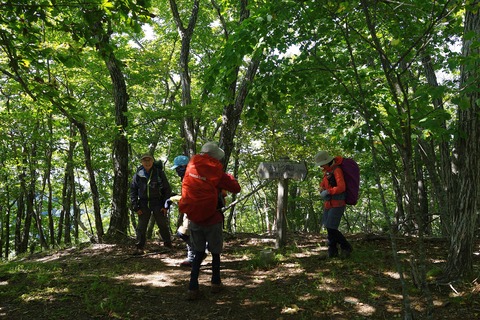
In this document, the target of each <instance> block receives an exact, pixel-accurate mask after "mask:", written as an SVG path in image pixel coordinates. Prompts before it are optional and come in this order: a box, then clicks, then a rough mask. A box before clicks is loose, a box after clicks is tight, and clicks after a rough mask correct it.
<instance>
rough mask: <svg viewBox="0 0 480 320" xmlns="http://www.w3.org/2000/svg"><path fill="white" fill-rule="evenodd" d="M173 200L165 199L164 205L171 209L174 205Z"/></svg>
mask: <svg viewBox="0 0 480 320" xmlns="http://www.w3.org/2000/svg"><path fill="white" fill-rule="evenodd" d="M172 202H173V201H172V200H171V199H167V200H166V201H165V204H164V205H163V207H164V208H165V209H170V206H171V205H172Z"/></svg>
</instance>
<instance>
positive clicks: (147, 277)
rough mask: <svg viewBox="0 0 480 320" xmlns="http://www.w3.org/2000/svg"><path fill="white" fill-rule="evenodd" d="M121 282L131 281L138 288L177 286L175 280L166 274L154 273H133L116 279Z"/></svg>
mask: <svg viewBox="0 0 480 320" xmlns="http://www.w3.org/2000/svg"><path fill="white" fill-rule="evenodd" d="M116 279H117V280H121V281H125V280H126V281H131V282H132V284H133V285H136V286H152V287H169V286H174V285H175V281H174V280H175V278H174V277H171V276H169V275H168V274H166V273H165V272H153V273H148V274H141V273H131V274H128V275H124V276H120V277H117V278H116Z"/></svg>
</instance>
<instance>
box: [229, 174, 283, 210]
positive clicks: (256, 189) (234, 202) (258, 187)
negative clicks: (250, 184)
mask: <svg viewBox="0 0 480 320" xmlns="http://www.w3.org/2000/svg"><path fill="white" fill-rule="evenodd" d="M272 181H273V180H265V182H264V183H262V184H260V185H258V186H257V187H256V188H255V189H253V190H252V191H250V192H249V193H247V194H246V195H244V196H242V197H240V198H238V199H237V200H235V201H233V202H232V203H230V204H229V205H228V206H226V207H223V208H222V209H221V212H225V211H227V210H228V209H230V208H231V207H233V206H234V205H236V204H237V203H239V202H240V201H243V200H245V199H246V198H248V197H250V196H251V195H252V194H254V193H255V192H257V191H259V190H261V189H263V188H264V187H266V186H267V185H268V184H269V183H270V182H272Z"/></svg>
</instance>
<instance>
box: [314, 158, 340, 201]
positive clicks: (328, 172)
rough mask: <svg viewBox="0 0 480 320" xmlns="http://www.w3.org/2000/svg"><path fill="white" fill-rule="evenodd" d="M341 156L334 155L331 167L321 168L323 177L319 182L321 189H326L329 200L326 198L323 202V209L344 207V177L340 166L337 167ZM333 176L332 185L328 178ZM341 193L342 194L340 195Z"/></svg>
mask: <svg viewBox="0 0 480 320" xmlns="http://www.w3.org/2000/svg"><path fill="white" fill-rule="evenodd" d="M342 161H343V158H342V157H335V158H334V159H333V164H332V166H331V167H328V166H327V167H325V168H324V170H323V179H322V182H321V183H320V188H321V189H323V190H328V193H329V195H330V197H329V200H326V201H325V203H324V207H325V209H330V208H337V207H344V206H345V205H346V204H345V189H346V187H345V179H344V178H343V170H342V168H341V167H338V166H339V165H341V164H342ZM332 175H333V177H334V178H335V182H336V186H332V184H331V183H330V181H329V178H330V179H333V177H332ZM342 194H343V195H342Z"/></svg>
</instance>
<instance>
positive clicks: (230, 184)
mask: <svg viewBox="0 0 480 320" xmlns="http://www.w3.org/2000/svg"><path fill="white" fill-rule="evenodd" d="M217 188H219V189H225V190H227V191H228V192H231V193H239V192H240V190H241V187H240V184H239V183H238V181H237V180H236V179H235V178H234V177H233V176H232V175H231V174H228V173H224V174H223V175H222V177H221V178H220V181H219V182H218V185H217Z"/></svg>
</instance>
